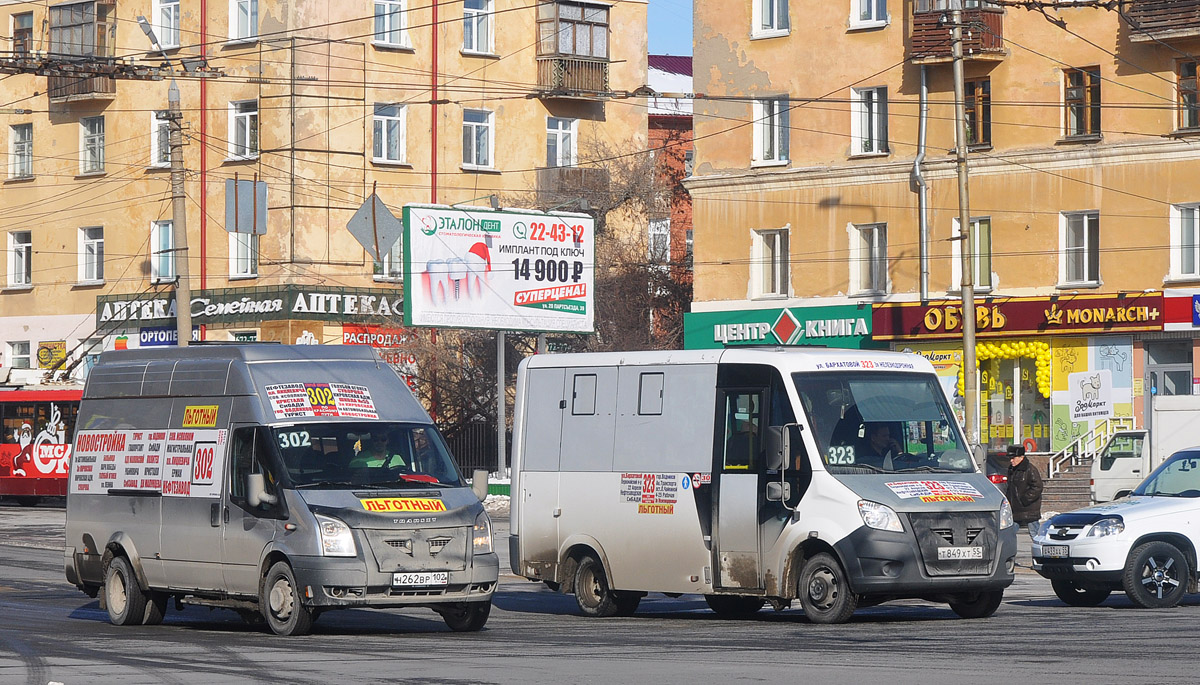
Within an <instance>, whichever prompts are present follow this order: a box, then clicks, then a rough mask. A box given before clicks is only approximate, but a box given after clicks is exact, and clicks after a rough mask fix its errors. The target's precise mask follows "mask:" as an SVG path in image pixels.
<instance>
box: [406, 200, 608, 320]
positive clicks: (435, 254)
mask: <svg viewBox="0 0 1200 685" xmlns="http://www.w3.org/2000/svg"><path fill="white" fill-rule="evenodd" d="M403 221H404V246H405V248H406V249H405V250H404V282H405V284H406V286H407V288H406V296H405V298H404V323H405V325H408V326H433V327H443V328H485V329H498V330H508V331H553V332H564V333H591V332H593V331H594V317H595V305H594V299H593V298H594V296H595V293H594V289H593V286H594V284H595V279H594V276H595V257H594V254H595V250H594V246H595V237H594V234H593V229H594V223H593V221H592V218H591V217H589V216H587V215H586V214H575V213H563V212H556V213H554V214H543V213H541V212H536V211H510V210H492V209H484V208H478V207H457V208H456V207H447V206H441V205H405V207H404V219H403Z"/></svg>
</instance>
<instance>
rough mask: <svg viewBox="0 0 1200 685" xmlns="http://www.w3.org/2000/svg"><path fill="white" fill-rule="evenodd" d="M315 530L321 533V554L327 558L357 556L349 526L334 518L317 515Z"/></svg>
mask: <svg viewBox="0 0 1200 685" xmlns="http://www.w3.org/2000/svg"><path fill="white" fill-rule="evenodd" d="M317 528H318V529H319V530H320V531H321V554H323V555H325V556H327V557H354V556H358V548H357V547H355V546H354V533H351V532H350V526H347V525H346V524H345V523H342V522H341V521H339V520H337V519H335V518H330V517H328V516H321V515H317Z"/></svg>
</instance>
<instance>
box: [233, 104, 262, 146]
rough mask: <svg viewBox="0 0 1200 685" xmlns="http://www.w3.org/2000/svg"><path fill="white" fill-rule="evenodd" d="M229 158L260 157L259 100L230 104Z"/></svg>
mask: <svg viewBox="0 0 1200 685" xmlns="http://www.w3.org/2000/svg"><path fill="white" fill-rule="evenodd" d="M229 156H230V157H232V158H234V159H250V158H253V157H257V156H258V100H243V101H241V102H231V103H229Z"/></svg>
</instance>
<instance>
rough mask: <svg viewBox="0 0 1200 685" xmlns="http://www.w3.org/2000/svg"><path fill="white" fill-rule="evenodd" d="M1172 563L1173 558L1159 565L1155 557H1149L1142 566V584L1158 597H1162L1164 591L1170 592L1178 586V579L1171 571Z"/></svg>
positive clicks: (1173, 561) (1173, 563) (1173, 562)
mask: <svg viewBox="0 0 1200 685" xmlns="http://www.w3.org/2000/svg"><path fill="white" fill-rule="evenodd" d="M1174 565H1175V560H1174V559H1167V563H1165V564H1163V565H1161V566H1160V565H1159V564H1158V560H1157V559H1155V558H1154V557H1150V558H1149V559H1147V560H1146V565H1145V566H1144V567H1143V568H1142V586H1143V587H1145V588H1146V589H1147V590H1148V591H1150V592H1152V593H1153V594H1154V596H1155V597H1157V598H1158V599H1162V598H1163V593H1164V592H1170V591H1171V590H1174V589H1175V588H1176V587H1178V586H1179V581H1178V580H1176V579H1175V577H1174V575H1173V574H1172V572H1171V567H1172V566H1174Z"/></svg>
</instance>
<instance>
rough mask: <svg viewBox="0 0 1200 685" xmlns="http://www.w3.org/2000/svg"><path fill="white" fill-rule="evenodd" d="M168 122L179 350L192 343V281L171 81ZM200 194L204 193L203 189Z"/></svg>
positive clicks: (179, 127) (179, 116)
mask: <svg viewBox="0 0 1200 685" xmlns="http://www.w3.org/2000/svg"><path fill="white" fill-rule="evenodd" d="M167 120H168V121H169V122H170V124H171V248H172V250H171V253H172V254H173V255H175V323H176V330H177V332H178V336H179V341H178V344H179V346H180V347H186V346H187V344H188V343H189V342H191V340H192V286H191V283H190V281H189V276H190V271H189V269H188V247H187V243H188V239H187V214H186V212H187V204H186V203H187V196H186V195H184V192H183V112H182V110H181V108H180V106H179V86H177V85H175V79H171V87H170V88H169V89H168V90H167ZM200 192H204V189H203V188H202V189H201V190H200Z"/></svg>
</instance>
